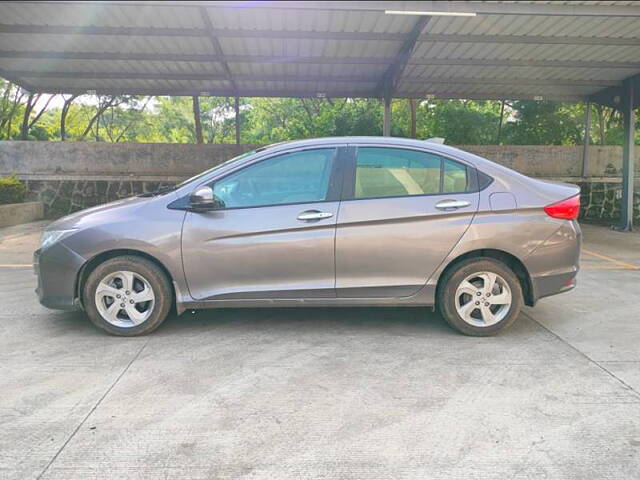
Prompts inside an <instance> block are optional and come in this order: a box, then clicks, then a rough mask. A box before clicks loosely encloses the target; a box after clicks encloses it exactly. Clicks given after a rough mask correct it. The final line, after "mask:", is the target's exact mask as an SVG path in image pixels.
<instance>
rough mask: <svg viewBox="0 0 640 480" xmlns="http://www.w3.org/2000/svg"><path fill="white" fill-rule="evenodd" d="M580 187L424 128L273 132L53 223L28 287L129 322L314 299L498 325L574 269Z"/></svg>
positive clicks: (115, 322)
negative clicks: (265, 141)
mask: <svg viewBox="0 0 640 480" xmlns="http://www.w3.org/2000/svg"><path fill="white" fill-rule="evenodd" d="M579 193H580V190H579V188H578V187H577V186H575V185H570V184H562V183H555V182H548V181H543V180H539V179H533V178H529V177H526V176H524V175H521V174H519V173H517V172H515V171H513V170H510V169H508V168H506V167H504V166H501V165H498V164H496V163H493V162H491V161H489V160H487V159H484V158H481V157H478V156H476V155H473V154H471V153H467V152H465V151H462V150H459V149H456V148H452V147H449V146H445V145H440V144H437V143H432V142H428V141H421V140H409V139H402V138H389V137H344V138H322V139H313V140H303V141H296V142H290V143H280V144H276V145H271V146H268V147H265V148H260V149H258V150H255V151H253V152H249V153H247V154H244V155H241V156H239V157H236V158H234V159H231V160H229V161H227V162H225V163H222V164H220V165H217V166H215V167H213V168H212V169H210V170H208V171H206V172H204V173H202V174H200V175H197V176H196V177H193V178H191V179H189V180H187V181H185V182H183V183H181V184H179V185H176V186H175V187H171V188H166V189H163V190H159V191H157V192H155V193H152V194H145V195H140V196H138V197H132V198H128V199H124V200H119V201H116V202H112V203H109V204H106V205H100V206H97V207H94V208H90V209H88V210H84V211H82V212H78V213H75V214H73V215H70V216H67V217H64V218H62V219H60V220H57V221H56V222H54V223H52V224H51V225H49V226H48V228H47V229H46V230H45V232H44V233H43V236H42V242H41V245H40V248H39V249H38V250H37V251H36V252H35V254H34V266H35V270H36V273H37V275H38V287H37V290H36V291H37V293H38V296H39V298H40V302H41V303H42V304H43V305H44V306H46V307H49V308H55V309H78V308H79V309H82V310H84V311H85V312H86V315H87V317H88V318H89V320H91V322H93V323H94V324H95V325H96V326H98V327H100V328H101V329H103V330H105V331H107V332H109V333H111V334H114V335H123V336H133V335H141V334H145V333H149V332H151V331H153V330H155V329H156V328H157V327H158V326H159V325H160V324H161V323H162V322H163V321H164V320H165V319H166V318H167V316H168V315H169V314H170V313H171V312H174V313H177V314H180V313H182V312H184V311H185V310H187V309H189V310H191V309H201V308H224V307H234V308H237V307H259V308H262V307H319V306H322V307H328V306H340V307H346V306H369V307H371V306H380V307H392V306H414V307H432V308H437V309H438V311H439V312H440V313H441V314H442V316H443V317H444V319H445V320H446V321H447V322H448V323H449V324H450V325H451V326H452V327H453V328H455V329H456V330H458V331H460V332H462V333H464V334H467V335H478V336H484V335H492V334H495V333H496V332H498V331H500V330H502V329H504V328H505V327H508V326H509V325H511V324H512V323H513V322H514V321H515V320H516V319H517V317H518V315H519V312H520V310H521V308H522V306H523V305H530V306H533V305H534V304H535V303H536V302H537V301H538V300H539V299H541V298H543V297H546V296H549V295H554V294H557V293H561V292H566V291H568V290H570V289H572V288H573V287H574V286H575V285H576V274H577V272H578V268H579V252H580V241H581V233H580V228H579V226H578V223H577V221H576V219H577V217H578V213H579V209H580V197H579Z"/></svg>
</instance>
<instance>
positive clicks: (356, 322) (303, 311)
mask: <svg viewBox="0 0 640 480" xmlns="http://www.w3.org/2000/svg"><path fill="white" fill-rule="evenodd" d="M227 326H234V327H236V328H238V327H241V328H245V329H246V330H247V331H251V330H264V329H268V330H272V331H273V330H276V331H277V330H282V331H283V332H284V331H291V330H295V331H298V332H300V333H304V334H313V333H323V332H329V331H337V330H340V331H356V330H361V331H367V332H369V333H371V332H375V331H379V332H381V333H382V332H388V331H390V330H391V331H393V332H394V333H396V334H419V335H422V334H428V333H436V332H437V333H439V334H452V335H455V332H453V331H452V330H451V328H449V326H448V325H447V324H446V323H445V321H444V320H443V319H442V317H441V316H440V315H439V314H437V313H435V312H432V311H431V309H427V308H419V307H413V308H401V307H387V308H364V307H349V308H346V307H340V308H322V307H317V308H316V307H309V308H237V309H236V308H234V309H231V308H229V309H227V308H225V309H208V310H198V311H195V312H193V313H192V312H190V311H187V312H185V313H183V314H182V315H180V316H175V315H172V316H170V317H169V318H168V319H167V320H166V322H165V323H164V324H163V325H162V326H161V327H160V329H159V330H158V331H157V334H159V335H174V334H180V333H185V334H189V333H198V332H199V333H203V332H205V331H208V330H210V329H215V328H221V327H227Z"/></svg>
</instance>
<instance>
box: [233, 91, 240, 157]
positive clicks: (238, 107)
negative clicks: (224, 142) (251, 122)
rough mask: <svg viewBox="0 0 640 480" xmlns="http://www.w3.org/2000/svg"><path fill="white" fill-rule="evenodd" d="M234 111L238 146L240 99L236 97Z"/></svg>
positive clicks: (237, 143) (238, 143)
mask: <svg viewBox="0 0 640 480" xmlns="http://www.w3.org/2000/svg"><path fill="white" fill-rule="evenodd" d="M234 109H235V111H236V122H235V123H236V145H240V99H239V98H238V97H236V99H235V103H234Z"/></svg>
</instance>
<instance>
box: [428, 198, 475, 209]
mask: <svg viewBox="0 0 640 480" xmlns="http://www.w3.org/2000/svg"><path fill="white" fill-rule="evenodd" d="M469 205H471V203H469V202H467V201H466V200H442V201H441V202H438V203H436V208H437V209H439V210H456V209H458V208H464V207H468V206H469Z"/></svg>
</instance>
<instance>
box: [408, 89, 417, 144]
mask: <svg viewBox="0 0 640 480" xmlns="http://www.w3.org/2000/svg"><path fill="white" fill-rule="evenodd" d="M409 109H410V110H411V138H413V139H415V138H416V136H417V135H416V123H417V119H416V99H415V98H410V99H409Z"/></svg>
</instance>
